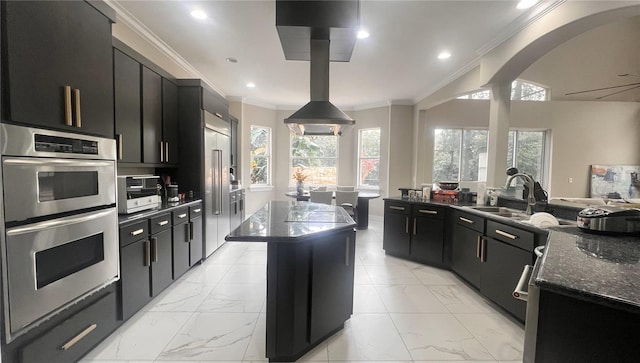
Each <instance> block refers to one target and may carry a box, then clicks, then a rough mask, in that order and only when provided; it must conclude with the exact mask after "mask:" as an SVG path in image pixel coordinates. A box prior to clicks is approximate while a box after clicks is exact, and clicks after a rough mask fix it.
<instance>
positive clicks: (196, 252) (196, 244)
mask: <svg viewBox="0 0 640 363" xmlns="http://www.w3.org/2000/svg"><path fill="white" fill-rule="evenodd" d="M202 228H203V225H202V204H197V205H195V206H190V207H189V231H190V240H191V242H190V243H189V266H193V265H195V264H198V263H200V261H202V257H203V256H202V255H203V247H204V246H203V243H204V241H203V240H202Z"/></svg>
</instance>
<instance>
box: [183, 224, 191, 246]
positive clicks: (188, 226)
mask: <svg viewBox="0 0 640 363" xmlns="http://www.w3.org/2000/svg"><path fill="white" fill-rule="evenodd" d="M184 241H185V242H187V243H189V242H190V241H191V222H189V223H185V224H184Z"/></svg>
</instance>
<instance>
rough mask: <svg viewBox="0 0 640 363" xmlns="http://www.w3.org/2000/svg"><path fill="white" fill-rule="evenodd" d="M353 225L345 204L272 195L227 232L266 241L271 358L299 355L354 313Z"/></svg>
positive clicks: (231, 238) (230, 238)
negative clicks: (293, 200) (326, 203)
mask: <svg viewBox="0 0 640 363" xmlns="http://www.w3.org/2000/svg"><path fill="white" fill-rule="evenodd" d="M355 226H356V223H355V222H354V221H353V219H351V217H350V216H349V215H348V214H347V212H345V211H344V210H343V209H342V208H341V207H336V206H331V205H325V204H317V203H308V202H286V201H271V202H269V203H267V204H266V205H265V206H264V207H262V208H261V209H259V210H258V211H257V212H255V213H254V214H253V215H251V216H250V217H249V218H247V219H246V220H245V221H244V222H242V224H241V225H240V226H239V227H238V228H236V229H235V230H234V231H232V232H231V233H230V234H229V235H228V236H227V238H226V240H227V241H242V242H267V329H266V330H267V337H266V355H267V358H269V361H270V362H291V361H295V360H297V359H298V358H300V357H302V356H303V355H304V354H305V353H307V352H308V351H309V350H311V349H313V348H314V347H315V346H317V345H318V344H320V343H321V342H322V341H324V340H325V339H327V338H328V337H330V336H331V335H333V334H334V333H335V332H337V331H339V330H340V329H342V327H343V326H344V322H345V321H346V320H347V319H349V317H350V316H351V314H352V312H353V279H354V262H355V245H356V231H355Z"/></svg>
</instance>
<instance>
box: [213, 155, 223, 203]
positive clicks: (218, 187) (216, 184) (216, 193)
mask: <svg viewBox="0 0 640 363" xmlns="http://www.w3.org/2000/svg"><path fill="white" fill-rule="evenodd" d="M212 151H213V159H212V163H213V172H212V175H211V177H212V179H213V180H212V182H213V190H212V193H211V197H212V203H211V204H212V205H213V214H214V215H220V212H221V209H222V207H221V206H222V183H221V182H220V180H221V179H222V177H221V175H220V174H221V170H220V166H221V160H222V158H221V157H220V154H222V151H221V150H219V149H213V150H212Z"/></svg>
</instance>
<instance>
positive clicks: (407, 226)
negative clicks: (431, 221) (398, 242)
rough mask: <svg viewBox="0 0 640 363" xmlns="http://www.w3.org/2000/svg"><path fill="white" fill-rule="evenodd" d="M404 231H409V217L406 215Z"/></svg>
mask: <svg viewBox="0 0 640 363" xmlns="http://www.w3.org/2000/svg"><path fill="white" fill-rule="evenodd" d="M404 233H407V234H408V233H409V217H405V220H404Z"/></svg>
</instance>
